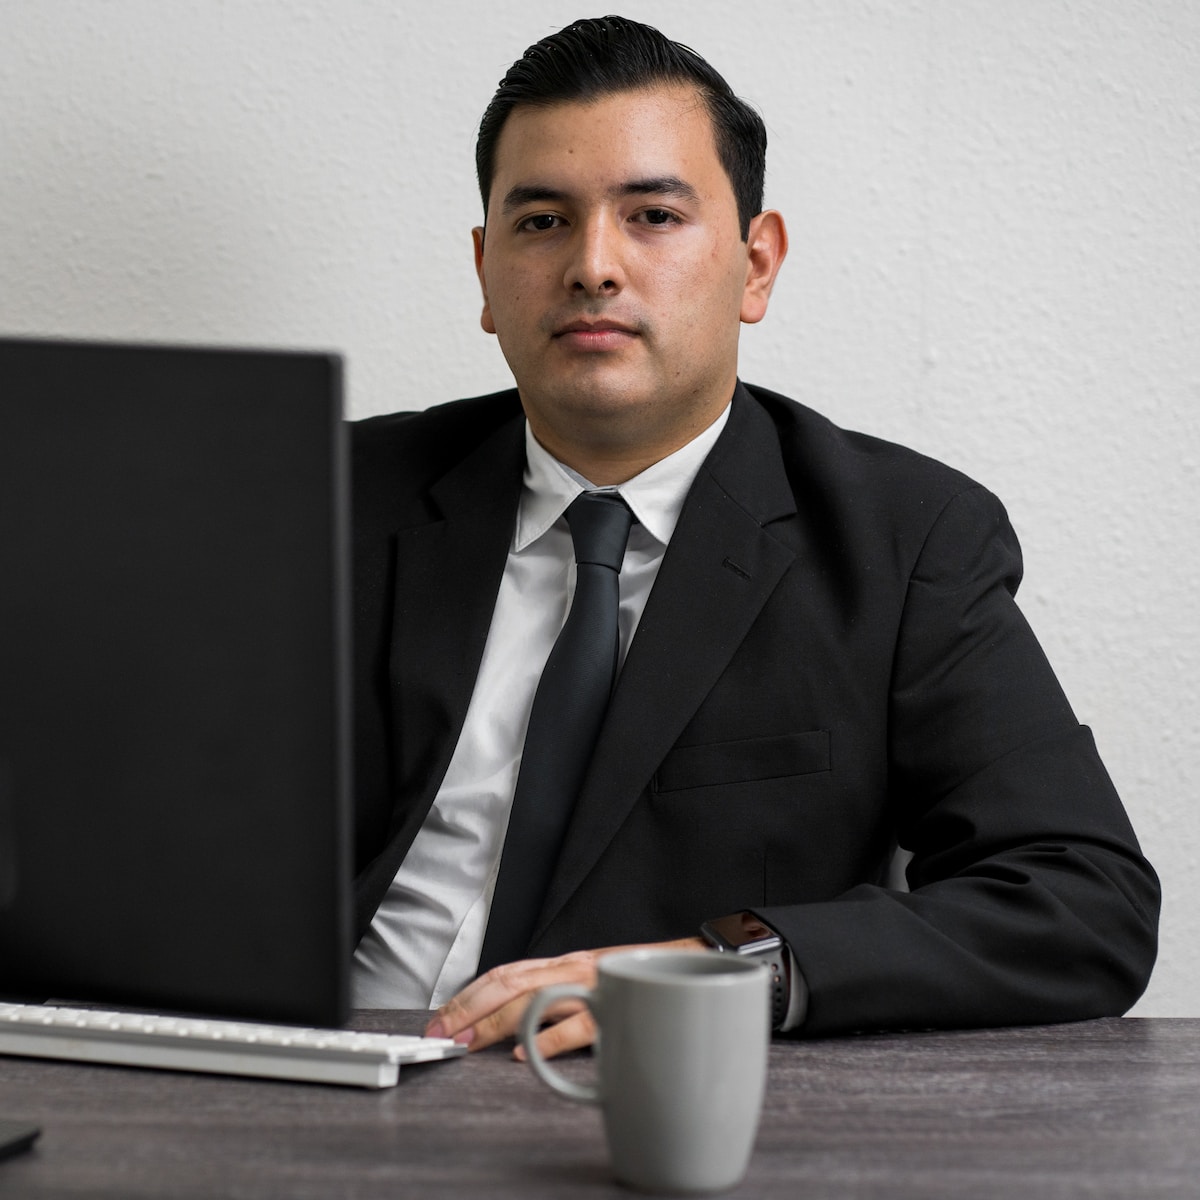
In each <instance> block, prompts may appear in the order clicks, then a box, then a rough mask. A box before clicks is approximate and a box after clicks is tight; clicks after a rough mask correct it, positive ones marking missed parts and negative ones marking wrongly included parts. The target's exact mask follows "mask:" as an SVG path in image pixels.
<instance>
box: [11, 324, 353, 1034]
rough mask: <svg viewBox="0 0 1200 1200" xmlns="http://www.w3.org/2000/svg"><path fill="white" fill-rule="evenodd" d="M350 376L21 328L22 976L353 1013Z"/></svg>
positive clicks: (14, 588) (116, 996)
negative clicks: (25, 333)
mask: <svg viewBox="0 0 1200 1200" xmlns="http://www.w3.org/2000/svg"><path fill="white" fill-rule="evenodd" d="M340 382H341V372H340V364H339V362H338V360H337V359H336V358H334V357H330V356H327V355H319V354H307V353H276V352H259V351H241V350H208V349H183V348H168V347H150V346H124V345H107V344H80V343H66V342H51V341H13V340H8V341H4V340H0V995H4V996H8V997H12V998H24V999H45V998H47V997H50V996H54V997H61V998H64V999H67V1000H83V1001H95V1002H100V1003H110V1004H129V1005H136V1006H145V1007H153V1008H166V1009H173V1010H180V1011H187V1012H199V1013H210V1014H213V1015H222V1014H224V1015H234V1016H244V1017H251V1018H259V1019H265V1020H277V1021H297V1022H303V1023H316V1024H339V1023H341V1022H342V1021H343V1020H344V1018H345V1016H346V1010H347V995H348V971H349V961H350V944H349V936H350V935H349V920H350V918H349V849H348V839H349V825H350V822H349V795H350V791H349V788H350V780H349V775H350V766H349V763H350V747H349V737H350V733H349V720H348V712H347V709H348V697H349V679H348V665H347V664H348V662H349V653H348V633H347V629H348V602H347V596H346V593H345V579H346V574H345V570H344V556H345V551H346V530H345V524H346V519H347V513H346V504H347V500H346V493H347V488H346V479H345V467H344V461H345V459H344V446H343V427H342V421H341V400H340Z"/></svg>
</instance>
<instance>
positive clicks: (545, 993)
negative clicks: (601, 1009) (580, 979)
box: [521, 983, 600, 1104]
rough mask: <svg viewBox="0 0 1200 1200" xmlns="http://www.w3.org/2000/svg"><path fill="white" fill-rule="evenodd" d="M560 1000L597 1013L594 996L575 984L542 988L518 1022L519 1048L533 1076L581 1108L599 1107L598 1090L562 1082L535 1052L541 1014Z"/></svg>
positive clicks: (568, 1080)
mask: <svg viewBox="0 0 1200 1200" xmlns="http://www.w3.org/2000/svg"><path fill="white" fill-rule="evenodd" d="M560 1000H582V1001H583V1002H584V1004H586V1005H587V1006H588V1008H590V1009H591V1010H592V1012H593V1014H594V1013H595V1011H596V994H595V992H593V991H592V990H591V989H590V988H585V987H583V985H582V984H578V983H560V984H556V985H555V986H554V987H548V988H542V990H541V991H540V992H537V993H535V994H534V997H533V999H532V1000H531V1001H530V1004H529V1007H528V1008H527V1009H526V1010H525V1016H524V1017H523V1018H522V1019H521V1044H522V1045H523V1046H524V1047H525V1054H526V1055H527V1056H528V1059H529V1065H530V1066H531V1067H532V1068H533V1073H534V1074H535V1075H536V1076H537V1077H538V1078H539V1079H540V1080H541V1081H542V1082H543V1083H545V1084H548V1085H549V1086H550V1087H552V1088H553V1089H554V1090H555V1091H556V1092H558V1093H559V1094H560V1095H563V1096H566V1097H567V1099H568V1100H578V1101H579V1102H580V1103H581V1104H599V1103H600V1089H599V1088H598V1087H591V1086H588V1085H587V1084H582V1083H574V1082H572V1081H571V1080H570V1079H566V1078H564V1077H563V1076H562V1075H560V1074H559V1073H558V1072H557V1071H556V1070H555V1069H554V1068H553V1067H551V1066H550V1065H549V1064H548V1063H547V1062H546V1060H545V1058H544V1057H543V1056H542V1052H541V1051H540V1050H539V1049H538V1048H537V1031H538V1026H539V1025H540V1024H541V1021H542V1014H543V1013H544V1012H545V1011H546V1009H548V1008H549V1007H550V1005H552V1004H557V1003H558V1002H559V1001H560Z"/></svg>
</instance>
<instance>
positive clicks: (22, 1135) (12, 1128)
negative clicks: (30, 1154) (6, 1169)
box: [0, 1121, 42, 1158]
mask: <svg viewBox="0 0 1200 1200" xmlns="http://www.w3.org/2000/svg"><path fill="white" fill-rule="evenodd" d="M41 1132H42V1131H41V1130H40V1129H38V1128H37V1126H36V1125H23V1124H21V1123H20V1122H18V1121H0V1158H8V1156H9V1155H10V1154H20V1153H21V1151H22V1150H28V1149H29V1148H30V1147H31V1146H32V1145H33V1143H34V1142H36V1141H37V1139H38V1136H39V1135H40V1134H41Z"/></svg>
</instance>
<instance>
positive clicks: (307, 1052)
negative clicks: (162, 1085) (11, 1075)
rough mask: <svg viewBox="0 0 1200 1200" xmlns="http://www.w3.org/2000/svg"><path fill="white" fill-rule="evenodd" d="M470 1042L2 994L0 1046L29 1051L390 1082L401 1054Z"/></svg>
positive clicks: (423, 1057)
mask: <svg viewBox="0 0 1200 1200" xmlns="http://www.w3.org/2000/svg"><path fill="white" fill-rule="evenodd" d="M465 1052H466V1047H465V1046H459V1045H457V1044H456V1043H455V1042H453V1041H451V1040H450V1039H449V1038H429V1037H416V1036H412V1035H408V1034H398V1033H357V1032H354V1031H352V1030H343V1029H304V1028H300V1027H297V1026H292V1025H259V1024H254V1023H249V1022H244V1021H218V1020H206V1019H205V1020H202V1019H199V1018H195V1017H172V1016H164V1015H161V1014H157V1013H154V1014H146V1013H128V1012H111V1011H108V1010H102V1009H92V1008H63V1007H55V1006H52V1005H47V1004H8V1003H5V1002H3V1001H0V1054H20V1055H24V1056H26V1057H30V1058H65V1059H69V1060H70V1061H72V1062H92V1063H115V1064H119V1065H121V1066H129V1067H160V1068H163V1069H166V1070H175V1071H209V1072H215V1073H217V1074H222V1075H253V1076H261V1077H264V1078H267V1079H294V1080H301V1081H304V1082H308V1083H344V1084H352V1085H357V1086H359V1087H369V1088H385V1087H393V1086H394V1085H395V1083H396V1081H397V1077H398V1075H399V1073H400V1067H401V1066H402V1065H403V1064H406V1063H422V1062H434V1061H436V1060H438V1059H443V1058H454V1057H457V1056H458V1055H460V1054H463V1053H465Z"/></svg>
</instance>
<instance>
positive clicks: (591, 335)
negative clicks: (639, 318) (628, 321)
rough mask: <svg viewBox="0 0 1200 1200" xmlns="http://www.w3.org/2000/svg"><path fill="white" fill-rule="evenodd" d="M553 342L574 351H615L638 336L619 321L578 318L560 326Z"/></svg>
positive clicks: (636, 332) (633, 330)
mask: <svg viewBox="0 0 1200 1200" xmlns="http://www.w3.org/2000/svg"><path fill="white" fill-rule="evenodd" d="M552 336H553V338H554V340H555V341H558V342H562V343H565V344H566V345H567V346H569V347H571V348H572V349H575V350H615V349H618V348H620V347H621V346H626V345H628V344H629V342H630V341H631V340H632V339H633V338H636V337H638V336H640V335H639V333H638V331H637V330H636V329H634V328H633V327H632V326H630V325H623V324H622V323H621V322H620V321H607V320H602V321H594V320H593V321H589V320H587V319H586V318H580V319H578V320H575V321H568V322H567V323H566V324H564V325H560V326H559V327H558V328H557V329H556V330H555V331H554V333H553V335H552Z"/></svg>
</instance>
